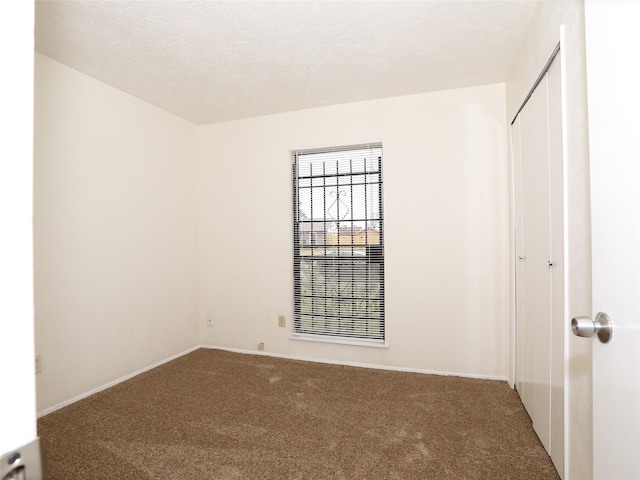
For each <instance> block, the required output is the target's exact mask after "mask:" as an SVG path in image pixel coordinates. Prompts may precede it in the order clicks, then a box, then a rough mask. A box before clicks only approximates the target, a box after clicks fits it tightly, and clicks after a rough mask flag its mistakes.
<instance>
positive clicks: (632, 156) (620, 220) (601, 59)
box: [584, 0, 640, 480]
mask: <svg viewBox="0 0 640 480" xmlns="http://www.w3.org/2000/svg"><path fill="white" fill-rule="evenodd" d="M584 9H585V31H586V39H587V56H586V60H587V75H588V81H587V88H588V109H589V155H590V169H589V170H590V175H589V177H590V179H591V215H592V218H591V230H592V235H591V245H592V251H593V255H592V270H593V271H592V284H593V307H592V311H593V312H594V313H595V312H602V311H606V312H607V313H608V314H609V316H611V318H612V319H613V321H614V322H615V329H616V331H615V336H614V338H613V340H612V341H611V342H609V343H607V344H603V343H600V342H593V382H592V385H593V447H592V448H593V460H594V461H593V475H592V478H593V479H594V480H610V479H616V480H638V479H640V301H638V298H639V297H640V189H639V188H638V185H640V148H638V147H639V146H640V144H639V143H638V139H639V138H640V135H639V134H640V116H639V115H638V105H640V90H639V89H638V85H640V69H638V63H637V61H636V62H634V61H629V59H630V58H637V45H640V29H638V25H637V20H638V18H640V2H622V1H619V2H618V1H615V2H614V1H612V2H601V1H595V0H587V1H585V3H584Z"/></svg>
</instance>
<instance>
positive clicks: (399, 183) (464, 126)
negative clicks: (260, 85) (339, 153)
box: [198, 84, 509, 378]
mask: <svg viewBox="0 0 640 480" xmlns="http://www.w3.org/2000/svg"><path fill="white" fill-rule="evenodd" d="M505 138H506V122H505V91H504V85H502V84H498V85H489V86H482V87H475V88H466V89H460V90H451V91H443V92H436V93H428V94H422V95H413V96H406V97H398V98H388V99H382V100H376V101H369V102H361V103H354V104H348V105H338V106H333V107H326V108H319V109H312V110H305V111H298V112H292V113H286V114H280V115H273V116H265V117H258V118H252V119H248V120H239V121H233V122H226V123H218V124H213V125H207V126H203V127H200V129H199V177H198V180H199V191H200V201H199V228H200V231H199V251H200V256H199V266H200V293H199V300H200V305H199V309H198V311H199V319H198V325H199V334H200V339H201V343H203V344H208V345H213V346H220V347H227V348H237V349H246V350H256V349H257V345H258V343H259V342H264V343H265V351H266V352H271V353H277V354H283V355H293V356H302V357H307V358H315V359H326V360H334V361H348V362H358V363H368V364H378V365H386V366H392V367H403V368H410V369H418V370H426V371H434V372H442V373H456V374H464V375H478V376H486V377H497V378H506V377H507V375H508V365H509V358H508V356H509V333H508V332H509V318H508V317H509V267H508V262H509V255H508V245H509V243H508V234H509V229H508V181H507V170H508V162H507V156H506V140H505ZM377 141H380V142H382V143H383V150H384V153H383V155H384V160H383V162H384V163H383V169H384V182H385V183H384V208H385V242H386V245H385V258H386V322H387V326H386V332H387V340H388V345H389V347H388V348H374V347H362V346H350V345H337V344H327V343H317V342H304V341H300V340H292V339H290V335H289V334H290V327H291V318H292V311H293V287H292V282H293V281H292V220H291V215H292V214H291V212H292V206H291V201H292V200H291V188H292V187H291V158H290V150H292V149H299V148H311V147H325V146H336V145H351V144H358V143H364V142H377ZM209 313H210V314H212V315H213V317H214V326H213V327H211V328H210V327H206V326H205V317H206V315H207V314H209ZM278 314H284V315H286V316H287V320H288V322H287V325H288V326H287V328H278V325H277V315H278Z"/></svg>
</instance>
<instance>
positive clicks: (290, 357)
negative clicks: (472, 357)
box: [201, 345, 508, 382]
mask: <svg viewBox="0 0 640 480" xmlns="http://www.w3.org/2000/svg"><path fill="white" fill-rule="evenodd" d="M201 348H207V349H210V350H224V351H227V352H234V353H244V354H248V355H261V356H265V357H276V358H285V359H288V360H302V361H304V362H315V363H328V364H331V365H346V366H349V367H359V368H372V369H375V370H391V371H394V372H408V373H420V374H424V375H441V376H445V377H464V378H476V379H481V380H497V381H501V382H508V378H507V377H506V376H504V377H502V376H498V375H481V374H476V373H460V372H442V371H435V370H424V369H420V368H407V367H396V366H390V365H379V364H375V363H359V362H346V361H341V360H331V359H319V358H313V357H305V356H300V355H287V354H282V353H273V352H265V351H259V350H244V349H241V348H232V347H219V346H215V345H201Z"/></svg>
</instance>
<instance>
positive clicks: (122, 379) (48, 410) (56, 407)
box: [38, 345, 202, 417]
mask: <svg viewBox="0 0 640 480" xmlns="http://www.w3.org/2000/svg"><path fill="white" fill-rule="evenodd" d="M200 348H202V346H201V345H197V346H195V347H192V348H189V349H187V350H184V351H183V352H180V353H176V354H175V355H172V356H170V357H169V358H166V359H164V360H160V361H159V362H156V363H154V364H152V365H149V366H147V367H144V368H141V369H140V370H136V371H135V372H133V373H130V374H128V375H125V376H124V377H120V378H117V379H116V380H113V381H111V382H109V383H106V384H105V385H102V386H100V387H97V388H94V389H92V390H89V391H88V392H85V393H82V394H80V395H78V396H75V397H73V398H71V399H69V400H65V401H64V402H62V403H59V404H57V405H54V406H53V407H49V408H45V409H44V410H42V411H41V412H38V417H44V416H45V415H48V414H49V413H52V412H55V411H56V410H60V409H61V408H64V407H67V406H69V405H71V404H73V403H75V402H77V401H79V400H82V399H84V398H87V397H90V396H91V395H94V394H96V393H98V392H101V391H102V390H106V389H107V388H111V387H113V386H115V385H117V384H119V383H122V382H125V381H127V380H129V379H131V378H133V377H136V376H138V375H140V374H141V373H144V372H148V371H149V370H153V369H154V368H156V367H159V366H160V365H163V364H165V363H167V362H170V361H172V360H175V359H176V358H180V357H182V356H184V355H187V354H188V353H191V352H194V351H196V350H198V349H200Z"/></svg>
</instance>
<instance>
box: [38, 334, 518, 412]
mask: <svg viewBox="0 0 640 480" xmlns="http://www.w3.org/2000/svg"><path fill="white" fill-rule="evenodd" d="M200 348H207V349H211V350H224V351H227V352H234V353H243V354H248V355H262V356H265V357H276V358H284V359H288V360H302V361H305V362H315V363H328V364H331V365H346V366H350V367H359V368H372V369H376V370H391V371H396V372H408V373H421V374H425V375H442V376H454V377H465V378H478V379H484V380H498V381H504V382H508V379H507V377H500V376H495V375H480V374H475V373H460V372H442V371H435V370H424V369H420V368H406V367H396V366H390V365H378V364H372V363H359V362H345V361H341V360H331V359H319V358H313V357H305V356H301V355H286V354H281V353H272V352H264V351H256V350H244V349H241V348H231V347H218V346H215V345H198V346H195V347H192V348H189V349H188V350H185V351H183V352H180V353H176V354H175V355H172V356H171V357H169V358H166V359H164V360H161V361H159V362H156V363H154V364H152V365H149V366H147V367H144V368H142V369H140V370H137V371H135V372H133V373H130V374H128V375H125V376H124V377H120V378H118V379H116V380H113V381H111V382H109V383H106V384H105V385H102V386H100V387H97V388H94V389H92V390H90V391H88V392H85V393H83V394H81V395H78V396H75V397H73V398H71V399H69V400H66V401H64V402H62V403H59V404H57V405H54V406H53V407H49V408H46V409H44V410H43V411H41V412H38V417H43V416H45V415H47V414H49V413H52V412H55V411H56V410H60V409H61V408H64V407H67V406H69V405H71V404H72V403H75V402H77V401H78V400H82V399H84V398H87V397H89V396H91V395H93V394H95V393H98V392H101V391H102V390H106V389H107V388H110V387H113V386H115V385H117V384H119V383H122V382H125V381H127V380H129V379H131V378H133V377H135V376H137V375H140V374H141V373H144V372H147V371H149V370H152V369H154V368H156V367H159V366H160V365H163V364H165V363H167V362H170V361H172V360H175V359H176V358H180V357H182V356H184V355H187V354H188V353H191V352H193V351H195V350H198V349H200Z"/></svg>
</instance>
